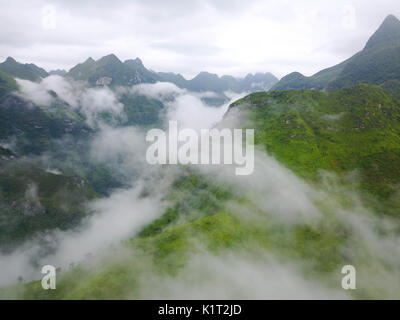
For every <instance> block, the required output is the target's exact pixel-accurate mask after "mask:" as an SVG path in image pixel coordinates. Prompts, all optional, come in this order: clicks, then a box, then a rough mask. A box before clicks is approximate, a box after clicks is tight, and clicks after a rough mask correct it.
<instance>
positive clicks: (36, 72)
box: [0, 57, 49, 81]
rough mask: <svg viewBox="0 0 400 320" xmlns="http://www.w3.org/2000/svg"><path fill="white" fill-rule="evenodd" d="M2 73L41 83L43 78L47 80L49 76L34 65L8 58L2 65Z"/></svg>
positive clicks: (0, 64)
mask: <svg viewBox="0 0 400 320" xmlns="http://www.w3.org/2000/svg"><path fill="white" fill-rule="evenodd" d="M0 71H3V72H5V73H8V74H9V75H11V76H13V77H15V78H20V79H25V80H30V81H39V80H40V79H41V78H45V77H47V76H48V75H49V74H48V73H47V72H46V70H44V69H42V68H39V67H38V66H36V65H34V64H32V63H30V64H22V63H19V62H17V61H15V60H14V59H13V58H11V57H8V58H7V60H6V61H4V62H3V63H0Z"/></svg>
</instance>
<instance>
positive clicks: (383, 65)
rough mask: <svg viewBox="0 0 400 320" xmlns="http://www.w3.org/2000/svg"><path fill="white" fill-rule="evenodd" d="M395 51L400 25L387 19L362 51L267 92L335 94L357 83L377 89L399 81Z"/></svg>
mask: <svg viewBox="0 0 400 320" xmlns="http://www.w3.org/2000/svg"><path fill="white" fill-rule="evenodd" d="M399 48H400V21H399V20H398V19H397V18H396V17H395V16H394V15H389V16H387V17H386V19H385V20H384V21H383V22H382V24H381V25H380V26H379V28H378V29H377V30H376V31H375V32H374V34H373V35H372V36H371V37H370V38H369V40H368V41H367V43H366V45H365V47H364V49H363V50H362V51H360V52H358V53H356V54H355V55H353V56H352V57H350V58H349V59H347V60H345V61H343V62H341V63H339V64H337V65H335V66H332V67H330V68H327V69H323V70H321V71H319V72H317V73H316V74H314V75H312V76H310V77H306V76H304V75H302V74H301V73H299V72H293V73H290V74H288V75H286V76H285V77H283V78H282V79H281V81H279V82H278V83H277V84H276V85H275V86H274V87H273V88H272V89H271V90H277V91H279V90H290V89H313V90H336V89H342V88H345V87H351V86H354V85H357V84H360V83H367V84H375V85H381V84H382V83H384V82H385V81H389V80H394V79H400V51H399ZM389 62H390V63H389Z"/></svg>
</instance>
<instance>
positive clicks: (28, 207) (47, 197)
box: [0, 159, 96, 249]
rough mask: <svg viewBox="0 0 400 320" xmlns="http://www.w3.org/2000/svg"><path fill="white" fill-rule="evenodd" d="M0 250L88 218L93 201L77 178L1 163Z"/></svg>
mask: <svg viewBox="0 0 400 320" xmlns="http://www.w3.org/2000/svg"><path fill="white" fill-rule="evenodd" d="M0 165H1V167H0V181H1V184H0V246H1V248H2V249H7V248H11V247H13V246H15V245H16V244H19V243H21V242H22V241H24V240H26V239H28V238H29V237H31V236H32V235H33V234H34V233H36V232H39V231H45V230H52V229H55V228H58V229H61V230H67V229H68V228H70V227H73V226H76V225H77V224H78V222H80V220H81V219H82V217H84V216H85V215H87V209H86V207H85V204H86V202H87V201H89V200H90V199H93V198H95V197H96V193H95V192H94V191H93V189H92V188H91V187H90V186H89V185H88V183H87V182H86V181H85V180H83V179H81V178H79V177H77V176H72V177H67V176H64V175H62V174H53V173H50V172H46V171H45V170H43V169H41V168H40V167H38V166H36V165H33V164H31V163H30V162H28V161H26V160H15V159H14V160H10V159H7V160H0Z"/></svg>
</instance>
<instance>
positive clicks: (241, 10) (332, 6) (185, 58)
mask: <svg viewBox="0 0 400 320" xmlns="http://www.w3.org/2000/svg"><path fill="white" fill-rule="evenodd" d="M0 8H1V10H0V59H1V60H3V59H5V58H7V57H8V56H12V57H14V58H15V59H17V60H18V61H20V62H24V63H27V62H33V63H35V64H37V65H39V66H41V67H44V68H45V69H47V70H51V69H56V68H63V69H67V70H68V69H70V68H71V67H73V66H74V65H75V64H77V63H79V62H82V61H84V60H86V58H88V57H89V56H91V57H93V58H94V59H98V58H100V57H102V56H104V55H106V54H109V53H115V54H116V55H117V56H118V57H119V58H120V59H121V60H125V59H131V58H136V57H140V58H141V59H142V61H143V63H144V64H145V66H146V67H148V68H150V69H153V70H155V71H173V72H176V73H181V74H183V75H184V76H186V77H187V78H190V77H193V76H194V75H195V74H197V73H198V72H200V71H205V70H206V71H209V72H213V73H217V74H219V75H223V74H232V75H234V76H244V75H246V74H247V73H249V72H266V71H270V72H272V73H274V74H275V75H277V76H278V77H282V76H284V75H286V74H288V73H290V72H292V71H299V72H302V73H304V74H305V75H311V74H313V73H315V72H317V71H319V70H321V69H323V68H325V67H329V66H332V65H334V64H336V63H338V62H341V61H343V60H344V59H346V58H348V57H350V56H351V55H352V54H354V53H356V52H357V51H359V50H361V49H362V48H363V47H364V45H365V43H366V41H367V40H368V38H369V36H370V35H371V34H372V33H373V32H374V31H375V30H376V29H377V28H378V27H379V25H380V24H381V22H382V21H383V19H384V18H385V17H386V16H387V15H388V14H390V13H392V14H395V15H396V16H397V17H400V5H399V0H353V1H347V0H331V1H325V0H298V1H293V0H279V1H278V0H254V1H249V0H246V1H245V0H241V1H239V0H190V1H188V0H150V1H149V0H146V1H144V0H141V1H132V0H130V1H125V0H113V1H106V0H87V1H85V0H81V1H75V0H74V1H71V0H69V1H67V0H59V1H54V0H53V1H51V0H47V1H46V0H43V1H42V0H25V1H24V0H13V1H10V0H0Z"/></svg>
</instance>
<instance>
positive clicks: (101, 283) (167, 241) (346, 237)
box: [0, 85, 400, 299]
mask: <svg viewBox="0 0 400 320" xmlns="http://www.w3.org/2000/svg"><path fill="white" fill-rule="evenodd" d="M233 107H243V108H246V109H247V110H250V111H251V115H252V117H253V119H254V121H255V124H256V142H257V143H258V144H261V145H264V146H265V147H266V148H267V150H268V151H269V152H271V153H273V154H274V155H275V156H276V157H277V158H278V159H279V160H280V161H281V162H282V163H284V164H286V165H287V166H288V167H290V168H292V169H293V170H294V171H296V172H297V173H298V174H300V175H302V176H303V177H305V178H307V179H314V178H315V176H316V173H317V172H318V170H319V169H321V168H322V169H328V170H334V171H335V172H337V173H339V174H344V173H345V172H347V171H349V170H353V169H356V168H358V169H361V172H362V179H363V182H364V183H363V186H364V188H365V189H367V190H368V191H369V192H373V193H375V194H377V195H378V196H380V197H381V198H382V199H385V198H387V197H388V195H389V194H390V188H389V189H386V188H387V187H386V185H387V183H388V182H393V183H396V182H398V181H399V164H400V161H399V144H400V140H399V134H400V131H399V130H400V127H399V120H400V119H399V101H398V100H397V99H396V98H394V97H393V96H391V95H389V94H387V93H386V92H385V91H384V90H382V89H381V88H379V87H375V86H367V85H361V86H358V87H355V88H352V89H344V90H341V91H334V92H330V93H321V92H316V91H288V92H272V93H256V94H252V95H250V96H248V97H246V98H244V99H242V100H240V101H238V102H237V103H235V104H234V106H233ZM377 186H379V187H377ZM170 197H171V198H170V199H168V200H169V201H171V202H172V203H173V204H175V205H172V206H171V207H170V208H169V209H167V211H166V213H165V215H164V216H163V217H161V218H160V219H159V220H156V221H155V222H154V223H153V224H151V225H150V226H148V227H147V228H145V229H144V230H143V232H142V233H141V234H140V235H139V237H136V238H134V239H132V240H131V241H129V242H128V243H127V244H126V247H127V248H128V253H126V252H125V254H124V255H123V256H121V257H119V258H116V259H106V261H105V262H103V263H102V266H101V267H99V268H95V269H94V270H91V271H87V270H86V269H85V267H84V266H78V267H74V268H72V269H71V270H69V271H67V272H65V273H64V274H62V275H61V276H59V278H58V289H57V290H55V291H50V292H49V291H44V290H42V289H41V285H40V282H32V283H29V284H25V285H23V286H15V287H12V288H8V289H5V290H3V291H1V290H0V297H1V296H3V297H10V296H12V295H16V296H17V297H19V298H25V299H48V298H50V299H61V298H63V299H93V298H96V299H106V298H107V299H114V298H146V297H147V296H143V295H142V294H141V292H143V291H142V289H143V288H144V287H145V286H146V283H145V282H143V279H146V278H148V277H154V276H158V275H160V276H168V277H172V278H173V277H179V275H180V273H179V272H180V271H181V270H182V269H183V268H184V267H185V266H186V265H187V264H188V261H189V260H190V257H191V256H192V255H193V254H195V253H196V252H202V251H203V249H202V247H206V248H207V249H208V251H209V252H211V253H212V254H216V255H221V254H224V253H225V252H239V251H246V252H253V253H256V254H257V252H258V250H265V249H266V250H267V251H268V252H272V253H274V254H275V255H276V256H278V257H280V258H282V259H286V258H287V257H291V258H294V259H298V260H302V259H306V260H307V262H308V263H307V264H306V266H305V268H306V269H305V270H304V273H305V274H307V275H309V276H310V277H311V278H313V279H323V280H322V281H323V282H325V284H326V285H327V286H328V287H329V286H331V287H335V286H336V287H337V283H338V281H339V280H338V278H335V277H334V276H333V274H337V277H340V272H339V270H340V267H341V266H343V265H344V264H349V263H352V264H354V265H358V266H360V267H361V266H362V268H366V269H367V270H369V269H368V268H371V270H374V267H375V265H374V264H375V263H377V264H379V263H380V262H379V259H377V258H376V257H373V256H370V255H368V253H366V251H365V250H364V248H363V245H362V243H360V242H359V241H357V239H353V238H352V237H353V234H354V232H353V231H352V229H351V227H350V226H349V225H347V224H346V223H344V222H343V221H341V220H338V218H337V217H336V216H335V215H334V214H332V212H331V208H330V207H329V205H328V204H323V203H322V204H319V206H320V209H321V211H322V212H323V214H324V216H323V218H322V219H316V220H313V221H308V222H303V223H299V224H293V225H290V226H288V225H286V224H284V223H282V222H281V221H278V220H276V219H275V218H273V216H270V215H269V214H268V212H259V211H258V209H256V208H255V207H253V206H252V204H251V203H248V202H247V201H246V200H245V199H238V198H237V196H236V195H232V193H231V191H230V190H229V189H227V188H226V187H224V186H219V185H215V184H214V183H213V182H212V181H211V182H209V181H207V180H204V178H202V177H198V176H196V175H193V174H189V175H187V176H186V177H183V178H182V179H181V180H178V181H177V182H176V184H175V185H174V188H173V190H172V191H171V194H170ZM232 201H233V202H234V203H235V204H236V205H237V206H241V205H244V206H245V208H246V212H247V213H248V216H246V217H243V216H241V215H237V214H235V213H234V212H232V211H231V210H230V209H228V208H231V204H232V203H231V202H232ZM228 202H229V203H230V206H229V207H227V206H226V204H227V203H228ZM193 208H194V209H195V210H193ZM192 214H193V215H192ZM185 215H186V218H184V219H182V216H185ZM252 216H255V217H256V218H255V220H253V221H252V218H251V217H252ZM260 217H261V218H260ZM257 219H261V220H257ZM199 243H201V244H202V247H199V246H198V245H199ZM344 247H346V250H343V248H344ZM350 253H351V254H350ZM383 265H384V263H383ZM380 267H382V266H380ZM372 272H373V271H372ZM367 274H369V273H367ZM332 277H333V278H332ZM371 283H372V284H371ZM375 286H378V287H379V284H376V283H373V281H372V282H369V281H366V279H364V281H360V283H359V290H357V291H355V292H352V294H354V297H356V298H373V297H375V298H376V297H378V298H382V297H386V295H387V294H388V293H387V292H385V288H384V284H382V287H383V288H382V287H379V290H377V289H376V287H375Z"/></svg>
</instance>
